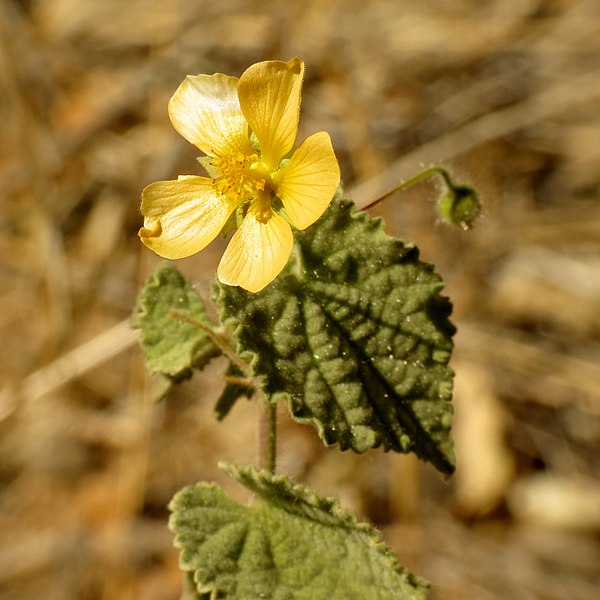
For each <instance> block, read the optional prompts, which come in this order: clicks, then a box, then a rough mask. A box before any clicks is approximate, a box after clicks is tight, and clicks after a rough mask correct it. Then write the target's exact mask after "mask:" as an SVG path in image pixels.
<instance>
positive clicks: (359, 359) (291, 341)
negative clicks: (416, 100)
mask: <svg viewBox="0 0 600 600" xmlns="http://www.w3.org/2000/svg"><path fill="white" fill-rule="evenodd" d="M295 236H296V250H297V252H296V257H295V258H293V259H292V260H291V261H290V263H289V264H288V266H287V267H286V271H285V272H284V274H283V275H281V276H280V277H279V278H278V279H276V280H275V282H273V284H271V285H270V286H268V287H267V288H265V289H264V290H262V291H261V292H259V293H257V294H251V293H249V292H246V291H244V290H242V289H240V288H235V287H230V286H226V285H222V284H217V286H216V288H215V299H216V302H217V303H218V304H219V305H220V307H221V319H222V320H223V322H224V323H226V324H228V325H229V326H230V327H231V328H232V330H233V332H234V335H235V337H236V339H237V342H238V353H239V354H240V355H241V356H242V357H243V358H244V359H245V360H246V361H247V362H248V363H249V364H251V366H252V369H253V371H254V375H255V377H256V378H257V379H258V381H259V382H260V383H261V385H262V387H263V389H264V391H265V393H266V394H267V396H268V397H269V398H270V399H271V401H273V402H276V401H278V400H279V399H283V400H285V401H286V403H287V404H288V406H289V408H290V411H291V413H292V415H293V417H294V418H295V419H296V420H298V421H300V422H308V423H312V424H314V425H315V426H316V427H317V429H318V431H319V434H320V436H321V437H322V439H323V440H324V441H325V443H326V444H335V443H338V444H339V445H340V448H341V449H342V450H345V449H347V448H351V449H352V450H354V451H356V452H365V451H366V450H368V449H370V448H374V447H377V446H380V445H383V447H384V448H385V449H386V450H395V451H398V452H414V453H416V454H417V455H418V456H419V457H420V458H422V459H424V460H427V461H430V462H431V463H432V464H433V465H434V466H435V467H436V468H437V469H438V470H440V471H441V472H442V473H444V474H450V473H452V471H453V470H454V448H453V443H452V439H451V437H450V422H451V417H452V405H451V404H450V400H451V396H452V378H453V373H452V371H451V370H450V368H449V367H448V360H449V358H450V354H451V352H452V335H453V333H454V327H453V326H452V325H451V323H450V322H449V320H448V317H449V314H450V311H451V305H450V303H449V301H448V300H447V299H446V298H443V297H442V296H440V294H439V292H440V290H441V289H442V287H443V283H442V280H441V278H440V276H439V275H437V274H436V273H435V272H434V270H433V267H432V266H431V265H429V264H427V263H424V262H422V261H420V260H419V252H418V250H417V248H416V247H414V246H411V245H404V244H403V243H402V242H400V241H398V240H397V239H395V238H393V237H391V236H389V235H387V234H386V233H385V231H384V228H383V223H382V221H381V219H375V218H371V217H370V216H369V215H368V214H367V213H365V212H357V211H355V210H354V208H353V205H352V203H350V202H348V201H338V200H336V201H334V202H333V203H332V204H331V206H330V207H329V209H328V210H327V211H326V212H325V214H324V215H323V216H322V217H321V219H320V220H319V221H317V223H315V224H314V225H313V226H311V227H309V228H308V229H306V230H305V231H299V232H296V233H295Z"/></svg>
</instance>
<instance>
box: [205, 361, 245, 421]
mask: <svg viewBox="0 0 600 600" xmlns="http://www.w3.org/2000/svg"><path fill="white" fill-rule="evenodd" d="M227 377H236V378H238V379H239V380H240V381H241V380H242V379H243V378H244V377H245V376H244V373H243V372H242V371H241V370H240V369H239V368H238V367H237V366H236V365H234V364H233V363H229V367H228V369H227V372H226V373H225V378H226V380H227ZM254 392H255V388H254V387H253V386H251V385H246V384H245V383H239V382H235V383H231V382H227V383H226V385H225V388H224V389H223V392H222V393H221V395H220V396H219V399H218V400H217V403H216V404H215V416H216V417H217V420H219V421H222V420H223V419H224V418H225V417H226V416H227V415H228V414H229V411H230V410H231V409H232V408H233V405H234V404H235V403H236V402H237V401H238V400H239V399H240V398H241V397H242V396H246V398H248V399H250V398H252V396H254Z"/></svg>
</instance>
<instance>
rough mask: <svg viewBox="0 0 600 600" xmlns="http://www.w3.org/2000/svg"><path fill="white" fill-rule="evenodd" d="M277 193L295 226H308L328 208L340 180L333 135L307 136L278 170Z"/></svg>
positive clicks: (318, 134)
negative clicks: (332, 140) (332, 142)
mask: <svg viewBox="0 0 600 600" xmlns="http://www.w3.org/2000/svg"><path fill="white" fill-rule="evenodd" d="M276 179H277V180H278V183H277V195H278V196H279V198H281V201H282V202H283V205H284V206H285V210H286V212H287V214H288V217H289V219H290V221H291V222H292V224H293V225H294V227H297V228H298V229H306V227H308V226H309V225H312V224H313V223H314V222H315V221H316V220H317V219H318V218H319V217H320V216H321V215H322V214H323V213H324V212H325V209H326V208H327V206H328V205H329V203H330V202H331V200H332V199H333V196H334V195H335V192H336V190H337V187H338V185H339V183H340V167H339V165H338V161H337V158H336V157H335V154H334V152H333V147H332V145H331V139H330V137H329V135H328V134H327V133H325V132H324V131H321V132H319V133H315V134H314V135H311V136H310V137H308V138H306V140H304V142H303V143H302V144H301V145H300V147H299V148H298V149H297V150H296V151H295V152H294V154H293V155H292V158H291V159H290V162H288V163H287V164H286V165H285V166H284V167H283V168H282V169H281V170H280V171H279V173H277V174H276Z"/></svg>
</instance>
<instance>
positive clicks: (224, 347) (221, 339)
mask: <svg viewBox="0 0 600 600" xmlns="http://www.w3.org/2000/svg"><path fill="white" fill-rule="evenodd" d="M171 315H172V316H173V317H175V318H176V319H179V320H180V321H185V322H186V323H189V324H190V325H195V326H196V327H198V329H202V331H204V332H205V333H206V334H207V335H208V336H209V337H210V339H211V340H212V341H213V342H214V343H215V345H216V346H217V348H219V350H220V351H221V352H222V353H223V354H224V355H225V356H226V357H227V358H228V359H229V360H230V361H231V362H232V363H233V364H234V365H236V366H237V367H238V368H239V369H240V371H242V373H244V375H246V376H248V377H250V368H249V366H248V364H247V363H246V362H245V361H244V360H243V359H242V358H240V357H239V356H238V355H237V354H236V352H235V350H233V348H232V347H231V345H230V343H229V340H228V339H227V337H226V336H225V332H226V329H225V328H224V327H221V328H220V329H219V330H217V329H213V328H212V327H209V326H208V325H206V324H205V323H202V321H198V320H197V319H194V318H193V317H190V316H188V315H186V314H185V313H182V312H179V311H178V310H174V309H171Z"/></svg>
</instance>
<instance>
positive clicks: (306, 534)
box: [169, 466, 428, 600]
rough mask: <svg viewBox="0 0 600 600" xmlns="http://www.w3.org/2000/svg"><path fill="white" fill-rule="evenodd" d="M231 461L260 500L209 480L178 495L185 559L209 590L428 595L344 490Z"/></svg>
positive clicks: (308, 599)
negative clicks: (321, 489) (236, 495)
mask: <svg viewBox="0 0 600 600" xmlns="http://www.w3.org/2000/svg"><path fill="white" fill-rule="evenodd" d="M226 468H227V470H228V472H229V474H230V475H231V476H233V477H235V478H236V479H237V480H238V481H239V482H241V483H242V484H243V485H244V486H245V487H247V488H248V489H250V490H252V491H253V492H254V493H255V494H256V496H257V498H256V500H255V501H254V503H253V504H252V505H251V506H243V505H241V504H238V503H237V502H235V501H234V500H232V499H231V498H229V497H228V496H227V495H226V494H225V492H224V491H223V490H222V489H221V488H220V487H218V486H217V485H215V484H208V483H200V484H197V485H194V486H189V487H187V488H184V489H183V490H181V491H180V492H179V493H178V494H177V495H176V496H175V498H174V499H173V501H172V502H171V505H170V509H171V511H172V515H171V519H170V521H169V527H170V528H171V530H172V531H173V532H174V533H175V534H176V538H175V545H176V546H177V547H178V548H180V550H181V554H180V566H181V568H182V569H183V570H184V571H186V572H188V573H190V574H192V575H193V578H194V581H195V583H196V586H197V590H198V593H199V597H200V598H206V599H211V600H212V599H213V598H222V599H225V600H234V599H235V600H254V599H256V598H271V599H275V600H315V599H319V598H327V599H328V600H423V599H424V598H426V596H427V588H428V586H427V584H426V583H425V582H424V581H422V580H421V579H419V578H417V577H415V576H414V575H412V574H411V573H409V572H408V571H407V570H406V569H404V568H403V567H402V566H400V565H399V564H398V563H397V561H396V559H395V557H394V555H393V554H392V553H391V552H390V551H389V550H388V549H387V548H386V547H385V546H384V545H383V544H382V543H381V541H380V539H379V534H378V533H377V532H376V531H375V530H374V529H372V528H371V527H370V526H368V525H366V524H363V523H357V521H356V518H355V517H354V516H353V515H352V514H350V513H348V512H346V511H345V510H343V509H342V508H340V506H339V504H338V502H337V500H333V499H329V498H323V497H321V496H318V495H317V494H316V493H314V492H313V491H311V490H309V489H307V488H305V487H303V486H300V485H294V484H292V483H291V482H290V480H289V479H287V478H286V477H282V476H274V475H272V474H270V473H268V472H266V471H256V470H255V469H252V468H241V467H231V466H229V467H226Z"/></svg>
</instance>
